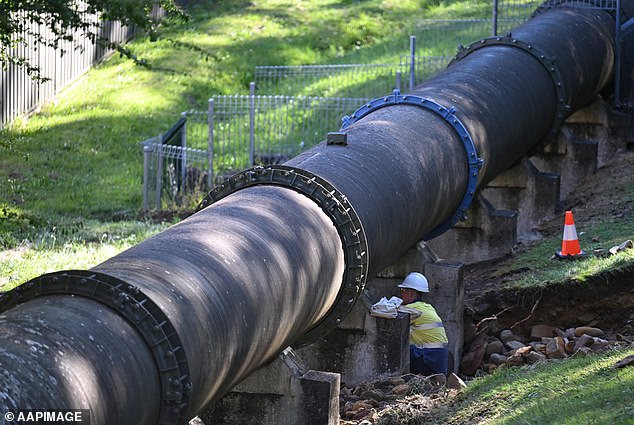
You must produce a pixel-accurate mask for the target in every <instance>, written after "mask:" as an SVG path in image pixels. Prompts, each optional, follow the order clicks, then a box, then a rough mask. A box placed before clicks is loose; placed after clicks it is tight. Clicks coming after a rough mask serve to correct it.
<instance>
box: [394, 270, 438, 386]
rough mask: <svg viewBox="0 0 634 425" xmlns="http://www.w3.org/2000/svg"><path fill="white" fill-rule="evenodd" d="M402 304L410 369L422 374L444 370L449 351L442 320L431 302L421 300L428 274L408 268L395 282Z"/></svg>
mask: <svg viewBox="0 0 634 425" xmlns="http://www.w3.org/2000/svg"><path fill="white" fill-rule="evenodd" d="M398 287H399V288H400V292H401V299H402V300H403V304H402V306H401V307H399V311H402V312H406V313H409V315H410V327H409V343H410V346H409V353H410V372H412V373H417V374H422V375H435V374H439V373H443V374H445V375H446V374H447V362H448V358H449V352H448V350H447V342H448V340H447V334H446V333H445V328H444V326H443V324H442V320H441V319H440V317H439V316H438V313H436V310H435V309H434V307H433V306H432V305H431V304H428V303H426V302H424V301H422V297H423V294H425V293H428V292H429V283H428V282H427V278H426V277H425V276H423V275H422V274H421V273H418V272H411V273H410V274H409V275H407V277H406V278H405V280H404V281H403V283H401V284H400V285H398Z"/></svg>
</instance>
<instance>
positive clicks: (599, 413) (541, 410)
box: [435, 348, 634, 425]
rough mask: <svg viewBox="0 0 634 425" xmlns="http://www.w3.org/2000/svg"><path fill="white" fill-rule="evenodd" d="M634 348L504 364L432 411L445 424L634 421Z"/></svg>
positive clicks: (603, 422)
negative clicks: (622, 363)
mask: <svg viewBox="0 0 634 425" xmlns="http://www.w3.org/2000/svg"><path fill="white" fill-rule="evenodd" d="M628 355H634V348H629V349H622V350H615V351H610V352H608V353H607V354H603V355H591V356H587V357H583V356H580V357H575V358H572V359H567V360H564V361H549V362H545V363H537V364H535V365H533V366H527V367H521V368H514V367H507V368H501V369H498V370H496V371H495V373H493V374H492V375H489V376H486V377H483V378H478V379H476V380H474V381H472V382H470V383H469V385H468V387H467V389H466V390H465V391H464V392H463V393H462V394H460V395H459V396H458V397H457V399H456V400H454V401H452V403H451V404H450V405H448V406H445V409H444V410H443V411H441V412H438V413H437V414H436V415H435V416H436V420H437V422H436V423H443V424H467V423H468V424H476V423H487V424H562V425H563V424H570V425H582V424H633V423H634V404H633V403H632V400H634V367H631V366H629V367H624V368H614V364H615V363H616V362H617V361H619V360H621V359H623V358H624V357H626V356H628Z"/></svg>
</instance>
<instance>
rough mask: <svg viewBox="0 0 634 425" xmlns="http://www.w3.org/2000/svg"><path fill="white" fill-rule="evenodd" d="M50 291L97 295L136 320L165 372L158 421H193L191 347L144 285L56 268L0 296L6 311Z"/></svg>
mask: <svg viewBox="0 0 634 425" xmlns="http://www.w3.org/2000/svg"><path fill="white" fill-rule="evenodd" d="M49 295H75V296H78V297H85V298H89V299H92V300H94V301H97V302H99V303H101V304H104V305H106V306H108V307H109V308H111V309H112V310H114V311H115V312H116V313H117V314H119V315H120V316H122V317H123V318H124V319H125V320H126V321H127V322H128V323H130V324H131V325H132V326H133V327H134V328H135V329H136V330H137V331H138V332H139V334H140V335H141V337H142V338H143V340H144V342H145V343H146V345H147V346H148V348H149V349H150V351H151V352H152V356H153V358H154V361H155V363H156V368H157V370H158V372H159V379H160V381H161V403H160V406H161V407H160V412H159V421H158V423H159V424H161V425H170V424H174V425H179V424H183V423H186V422H187V421H188V420H189V419H190V418H188V417H187V416H186V414H187V406H188V404H189V400H190V398H191V391H192V383H191V379H190V374H189V367H188V364H187V359H186V357H185V350H184V349H183V346H182V344H181V341H180V338H179V337H178V334H177V333H176V330H175V329H174V327H173V326H172V324H171V323H170V321H169V319H168V317H167V316H166V315H165V313H163V312H162V311H161V309H160V308H159V307H158V306H157V305H156V304H155V303H154V302H153V301H152V300H151V299H150V298H148V297H147V296H146V295H145V294H143V292H141V290H140V289H139V288H138V287H136V286H133V285H130V284H129V283H126V282H124V281H122V280H119V279H117V278H115V277H112V276H109V275H106V274H103V273H98V272H94V271H90V270H68V271H61V272H54V273H49V274H45V275H42V276H39V277H37V278H35V279H32V280H30V281H28V282H26V283H24V284H22V285H20V286H18V287H16V288H15V289H13V290H12V291H9V292H6V293H4V294H2V295H0V312H2V311H6V310H8V309H10V308H12V307H14V306H16V305H18V304H22V303H24V302H26V301H30V300H32V299H35V298H37V297H42V296H49Z"/></svg>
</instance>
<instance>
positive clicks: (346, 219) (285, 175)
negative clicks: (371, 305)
mask: <svg viewBox="0 0 634 425" xmlns="http://www.w3.org/2000/svg"><path fill="white" fill-rule="evenodd" d="M262 184H263V185H275V186H282V187H285V188H289V189H292V190H295V191H296V192H299V193H301V194H303V195H305V196H307V197H308V198H309V199H311V200H312V201H313V202H315V203H316V204H317V205H318V206H319V207H320V208H321V209H322V210H323V211H324V212H325V213H326V215H328V216H329V217H330V219H331V220H332V221H333V223H334V225H335V227H336V229H337V232H338V233H339V237H340V238H341V243H342V245H343V249H344V261H345V270H344V274H343V284H342V286H341V289H340V290H339V293H338V294H337V299H336V300H335V305H334V306H333V308H332V309H331V311H330V312H329V313H328V314H327V315H326V317H325V318H324V319H322V320H321V322H319V323H318V324H317V325H316V326H315V327H313V328H312V329H311V330H309V331H308V332H307V333H306V334H305V335H304V336H303V337H302V338H301V339H300V340H299V341H298V342H297V343H296V344H295V346H296V347H298V346H303V345H307V344H309V343H311V342H314V341H316V340H318V339H320V338H322V337H324V336H326V335H327V334H328V333H330V332H331V331H332V330H333V329H335V328H336V327H337V326H338V325H339V324H340V323H341V322H342V321H343V319H344V318H345V317H346V316H347V315H348V313H349V312H350V311H351V310H352V307H353V305H354V303H355V301H356V300H357V298H359V296H360V295H361V293H362V292H363V288H364V287H365V282H366V279H367V271H368V246H367V241H366V236H365V232H364V230H363V226H362V224H361V220H360V219H359V216H358V215H357V213H356V212H355V210H354V208H353V207H352V205H351V204H350V202H349V201H348V198H347V197H346V196H345V195H344V194H343V193H341V192H340V191H339V190H338V189H337V188H335V187H334V186H333V185H332V184H330V183H329V182H327V181H326V180H324V179H323V178H321V177H319V176H317V175H315V174H313V173H311V172H309V171H306V170H302V169H300V168H297V167H290V166H286V165H268V166H258V167H254V168H250V169H248V170H245V171H242V172H240V173H238V174H235V175H233V176H231V177H229V178H228V179H225V181H224V182H223V183H221V184H220V185H218V186H216V187H214V188H213V189H212V190H211V192H209V194H208V195H207V196H206V197H205V199H203V201H202V202H201V203H200V205H199V206H198V210H201V209H203V208H206V207H207V206H209V205H211V204H213V203H214V202H217V201H219V200H220V199H222V198H224V197H226V196H228V195H230V194H232V193H234V192H236V191H238V190H240V189H244V188H247V187H251V186H255V185H262Z"/></svg>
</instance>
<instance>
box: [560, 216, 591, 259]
mask: <svg viewBox="0 0 634 425" xmlns="http://www.w3.org/2000/svg"><path fill="white" fill-rule="evenodd" d="M584 254H585V252H583V251H582V250H581V246H579V239H577V230H576V229H575V220H574V218H573V217H572V211H566V220H565V222H564V238H563V241H562V242H561V251H557V257H559V258H567V259H571V258H579V257H580V256H582V255H584Z"/></svg>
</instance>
